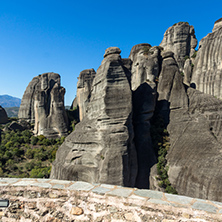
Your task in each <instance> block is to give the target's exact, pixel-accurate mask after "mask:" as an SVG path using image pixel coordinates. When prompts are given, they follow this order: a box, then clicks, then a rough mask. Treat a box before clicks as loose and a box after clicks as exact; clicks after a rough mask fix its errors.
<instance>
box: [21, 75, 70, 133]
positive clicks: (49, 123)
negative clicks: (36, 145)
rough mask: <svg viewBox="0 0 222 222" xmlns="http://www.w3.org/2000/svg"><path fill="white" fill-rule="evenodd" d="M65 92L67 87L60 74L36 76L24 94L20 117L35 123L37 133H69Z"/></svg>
mask: <svg viewBox="0 0 222 222" xmlns="http://www.w3.org/2000/svg"><path fill="white" fill-rule="evenodd" d="M64 94H65V89H64V88H63V87H61V86H60V76H59V74H56V73H44V74H42V75H39V76H37V77H34V78H33V80H32V81H31V82H30V83H29V85H28V87H27V88H26V90H25V93H24V95H23V98H22V102H21V106H20V109H19V114H18V117H19V119H20V120H26V121H27V122H30V123H35V127H34V133H35V134H36V135H41V134H42V135H44V136H46V137H58V136H65V135H67V117H66V112H65V108H64Z"/></svg>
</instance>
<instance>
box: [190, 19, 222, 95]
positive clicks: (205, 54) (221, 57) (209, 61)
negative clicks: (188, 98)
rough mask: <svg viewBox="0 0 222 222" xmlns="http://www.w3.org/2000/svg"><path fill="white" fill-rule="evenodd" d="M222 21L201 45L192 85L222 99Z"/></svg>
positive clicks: (216, 23)
mask: <svg viewBox="0 0 222 222" xmlns="http://www.w3.org/2000/svg"><path fill="white" fill-rule="evenodd" d="M221 42H222V21H221V19H219V20H218V21H216V22H215V24H214V28H213V31H212V33H209V34H208V35H207V36H206V37H204V38H203V39H202V40H201V41H200V44H199V49H198V53H197V57H196V59H195V63H194V70H193V74H192V80H191V81H192V83H193V85H195V87H196V89H198V90H200V91H201V92H204V93H207V94H210V95H213V96H216V97H217V98H220V99H221V98H222V87H221V75H222V43H221Z"/></svg>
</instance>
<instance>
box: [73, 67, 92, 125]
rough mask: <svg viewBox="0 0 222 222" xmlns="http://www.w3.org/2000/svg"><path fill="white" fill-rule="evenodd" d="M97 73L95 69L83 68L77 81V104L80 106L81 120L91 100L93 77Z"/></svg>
mask: <svg viewBox="0 0 222 222" xmlns="http://www.w3.org/2000/svg"><path fill="white" fill-rule="evenodd" d="M95 75H96V72H95V70H94V69H86V70H83V71H82V72H81V73H80V75H79V77H78V79H79V80H78V83H77V96H76V99H77V105H78V106H79V119H80V121H81V120H82V119H83V117H84V116H85V114H86V107H87V104H88V102H89V100H90V93H91V87H92V82H93V79H94V77H95Z"/></svg>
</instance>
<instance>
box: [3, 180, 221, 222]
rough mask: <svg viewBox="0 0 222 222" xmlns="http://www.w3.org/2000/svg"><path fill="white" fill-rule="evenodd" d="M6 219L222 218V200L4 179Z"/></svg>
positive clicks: (134, 189) (52, 182) (48, 220)
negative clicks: (6, 205) (6, 202)
mask: <svg viewBox="0 0 222 222" xmlns="http://www.w3.org/2000/svg"><path fill="white" fill-rule="evenodd" d="M0 194H1V198H2V199H9V201H10V205H9V207H8V208H5V209H3V208H2V209H0V210H1V211H0V217H1V221H3V222H4V221H7V222H8V221H24V222H28V221H47V222H50V221H54V222H55V221H58V222H59V221H61V222H62V221H97V222H99V221H119V222H120V221H136V222H139V221H156V222H160V221H162V222H173V221H202V222H203V221H214V222H216V221H218V222H219V221H221V220H222V203H220V202H214V201H209V200H201V199H195V198H190V197H186V196H179V195H171V194H166V193H162V192H159V191H152V190H141V189H136V188H123V187H120V186H114V185H108V184H90V183H86V182H80V181H77V182H75V181H65V180H53V179H17V178H1V179H0Z"/></svg>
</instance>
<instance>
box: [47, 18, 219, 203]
mask: <svg viewBox="0 0 222 222" xmlns="http://www.w3.org/2000/svg"><path fill="white" fill-rule="evenodd" d="M221 35H222V33H221V20H219V21H217V22H216V23H215V27H214V29H213V33H211V34H209V35H208V36H207V37H205V38H204V39H203V40H202V41H201V44H200V45H201V48H200V49H199V51H198V53H197V58H196V59H194V58H191V57H192V56H193V55H194V54H195V47H196V45H197V41H196V38H195V34H194V28H193V27H192V26H190V25H189V24H188V23H184V22H182V23H177V24H175V25H174V26H172V27H170V28H169V29H168V30H167V31H166V33H165V35H164V39H163V41H162V43H161V46H154V47H152V46H151V45H150V44H147V43H143V44H139V45H136V46H134V47H133V48H132V50H131V53H130V56H129V58H128V59H121V57H120V55H119V54H120V52H121V51H120V49H119V48H116V47H111V48H108V49H107V50H106V52H105V55H104V60H103V61H102V64H101V66H100V67H99V69H98V70H97V73H96V74H95V77H94V79H93V81H91V80H92V77H90V83H89V84H91V85H90V87H88V85H87V86H86V87H85V85H84V86H83V82H84V81H82V80H83V77H81V75H82V74H81V75H80V78H79V83H78V84H80V83H81V84H82V85H81V87H79V89H81V90H82V91H79V92H80V93H79V94H80V96H79V102H78V104H79V106H81V108H80V109H81V110H82V121H81V122H80V123H79V124H78V125H77V126H76V130H75V131H74V132H73V133H72V134H70V135H69V136H68V137H67V138H66V140H65V142H64V143H63V144H62V146H61V147H60V148H59V150H58V152H57V155H56V160H55V162H54V163H53V168H52V173H51V178H57V179H69V180H83V181H88V182H95V183H110V184H116V185H125V186H136V187H139V188H151V189H161V188H160V187H157V186H158V182H157V181H156V176H157V174H156V171H155V169H156V166H157V165H156V163H157V161H159V158H158V155H159V154H158V155H157V153H158V152H156V151H155V150H154V149H153V142H155V141H152V139H151V135H150V127H151V122H152V121H153V120H154V119H153V115H154V113H156V114H158V115H159V116H160V117H161V118H163V121H164V125H165V127H166V128H167V130H168V132H169V137H170V148H169V150H168V154H167V156H166V159H165V160H164V161H165V162H166V163H167V167H169V170H168V176H169V181H170V183H171V184H172V185H173V186H174V187H175V188H176V190H177V192H178V193H179V194H183V195H187V196H192V197H197V198H198V197H199V198H204V199H212V200H218V201H222V199H221V196H222V186H221V185H220V184H221V177H222V173H221V171H220V168H221V166H222V161H221V160H222V156H221V155H222V154H221V144H222V133H221V126H222V125H221V116H222V113H221V110H222V109H221V108H222V107H221V106H222V102H221V101H220V100H219V99H217V98H214V97H213V96H211V95H207V94H205V93H203V92H200V91H198V90H197V89H194V88H195V87H194V88H191V87H190V83H193V84H192V87H193V85H194V83H195V84H196V87H197V88H198V87H199V85H198V84H199V83H198V81H199V80H198V79H201V78H202V77H201V76H202V75H205V77H206V76H207V75H208V71H207V70H210V72H211V73H213V75H215V76H217V78H215V79H216V80H217V79H218V78H219V75H220V71H221V70H220V62H219V60H221V50H219V51H218V50H217V49H220V41H219V40H220V38H221ZM214 41H215V42H214ZM212 43H213V44H212ZM214 46H215V47H214ZM216 46H217V47H216ZM202 54H203V55H204V56H202ZM208 55H209V58H208ZM185 57H190V58H188V59H187V60H185ZM193 57H194V56H193ZM194 60H195V61H194ZM193 62H195V64H194V70H193V67H192V63H193ZM205 64H206V65H205ZM207 67H208V68H207ZM198 70H199V71H198ZM85 72H86V73H87V75H88V74H89V71H84V72H83V73H85ZM93 73H94V72H93ZM204 73H205V74H204ZM93 75H94V74H93ZM90 76H91V74H90ZM205 77H204V78H205ZM195 79H196V80H198V81H196V82H195V81H194V80H195ZM211 80H212V81H213V78H212V79H211ZM206 81H207V80H206ZM216 83H217V84H218V85H219V84H220V81H215V84H216ZM82 86H83V87H82ZM89 88H90V90H89ZM214 88H215V87H214ZM215 90H217V88H215ZM217 91H218V90H217ZM207 92H208V91H207ZM77 94H78V93H77ZM77 98H78V96H77ZM166 172H167V171H166Z"/></svg>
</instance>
